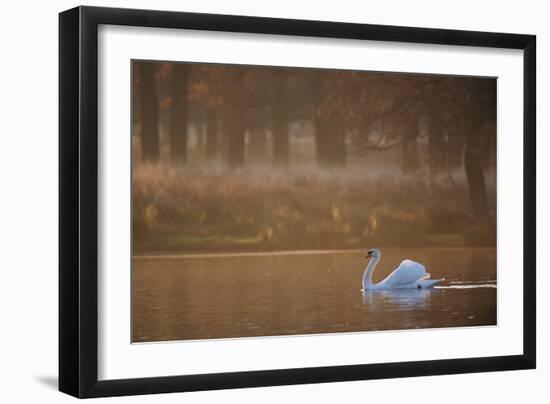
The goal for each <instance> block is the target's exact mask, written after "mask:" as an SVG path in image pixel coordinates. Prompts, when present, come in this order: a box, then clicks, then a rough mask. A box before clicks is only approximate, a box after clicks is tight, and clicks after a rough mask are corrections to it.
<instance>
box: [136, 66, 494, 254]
mask: <svg viewBox="0 0 550 404" xmlns="http://www.w3.org/2000/svg"><path fill="white" fill-rule="evenodd" d="M132 70H133V71H132V77H133V78H132V80H133V83H132V84H133V85H132V116H133V118H132V119H133V122H132V128H133V130H132V140H133V142H132V144H133V174H132V175H133V181H132V185H133V201H132V203H133V235H134V238H133V242H134V254H138V255H139V254H152V253H185V252H196V251H276V250H289V249H344V248H366V247H372V246H378V247H380V246H394V247H405V246H421V247H430V246H441V247H443V246H444V247H453V246H456V247H458V246H495V245H496V79H492V78H473V77H455V76H442V75H418V74H415V75H413V74H393V73H392V74H385V73H373V72H363V71H344V70H323V69H308V68H280V67H263V66H237V65H212V64H188V63H158V62H141V61H134V62H133V63H132Z"/></svg>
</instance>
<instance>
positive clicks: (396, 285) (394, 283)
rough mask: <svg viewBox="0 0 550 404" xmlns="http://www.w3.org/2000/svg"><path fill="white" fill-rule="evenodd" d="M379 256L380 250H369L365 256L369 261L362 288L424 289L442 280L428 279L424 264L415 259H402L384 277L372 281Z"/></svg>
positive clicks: (380, 254) (428, 275) (380, 255)
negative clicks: (375, 281) (378, 280)
mask: <svg viewBox="0 0 550 404" xmlns="http://www.w3.org/2000/svg"><path fill="white" fill-rule="evenodd" d="M381 257H382V253H381V252H380V250H376V249H374V250H369V252H368V253H367V255H366V257H365V258H370V262H369V264H368V265H367V268H366V269H365V273H364V274H363V290H379V289H424V288H431V287H433V286H434V285H436V284H437V283H439V282H441V281H442V280H443V279H430V274H429V273H428V272H426V267H424V265H422V264H420V263H418V262H415V261H411V260H404V261H402V262H401V264H399V266H398V267H397V268H396V269H394V270H393V272H392V273H391V274H389V275H388V276H387V277H386V279H384V280H383V281H381V282H378V283H372V274H373V272H374V268H375V267H376V265H378V262H380V258H381Z"/></svg>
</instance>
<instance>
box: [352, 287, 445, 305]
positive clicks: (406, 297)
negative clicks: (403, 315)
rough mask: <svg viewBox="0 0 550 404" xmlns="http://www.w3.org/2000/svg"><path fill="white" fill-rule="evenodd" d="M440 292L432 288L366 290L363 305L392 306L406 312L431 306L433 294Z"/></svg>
mask: <svg viewBox="0 0 550 404" xmlns="http://www.w3.org/2000/svg"><path fill="white" fill-rule="evenodd" d="M439 292H440V291H439V290H437V289H432V288H429V289H392V290H364V291H363V303H364V304H366V305H368V306H369V307H371V308H380V307H381V306H388V305H392V306H398V307H399V308H400V309H404V310H407V309H410V310H414V309H419V308H423V307H427V306H429V304H430V300H431V296H432V294H433V293H439Z"/></svg>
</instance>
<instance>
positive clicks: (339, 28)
mask: <svg viewBox="0 0 550 404" xmlns="http://www.w3.org/2000/svg"><path fill="white" fill-rule="evenodd" d="M59 27H60V31H59V32H60V37H59V38H60V42H59V46H60V52H59V55H60V60H59V64H60V65H59V78H60V89H59V91H60V106H59V108H60V121H59V122H60V130H59V136H60V141H59V145H60V224H59V225H60V255H59V257H60V266H59V286H60V288H59V290H60V295H59V299H60V303H59V309H60V322H59V335H60V337H59V347H60V349H59V352H60V353H59V387H60V390H61V391H63V392H66V393H68V394H71V395H73V396H76V397H82V398H84V397H102V396H114V395H132V394H148V393H163V392H184V391H195V390H210V389H222V388H238V387H255V386H272V385H284V384H299V383H321V382H332V381H345V380H362V379H378V378H395V377H409V376H424V375H439V374H455V373H467V372H487V371H499V370H514V369H531V368H534V367H535V363H536V360H535V358H536V341H535V309H536V307H535V306H536V305H535V302H536V287H535V286H536V280H535V120H536V116H535V99H536V86H535V60H536V59H535V54H536V40H535V36H532V35H521V34H504V33H488V32H471V31H454V30H443V29H425V28H410V27H396V26H379V25H366V24H350V23H338V22H325V21H307V20H286V19H273V18H260V17H244V16H226V15H213V14H196V13H180V12H165V11H151V10H149V11H147V10H125V9H108V8H95V7H78V8H75V9H71V10H68V11H65V12H63V13H61V14H60V17H59Z"/></svg>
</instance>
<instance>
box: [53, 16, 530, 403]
mask: <svg viewBox="0 0 550 404" xmlns="http://www.w3.org/2000/svg"><path fill="white" fill-rule="evenodd" d="M100 24H112V25H126V26H141V27H159V28H181V29H194V30H207V31H224V32H242V33H258V34H277V35H291V36H308V37H317V38H345V39H359V40H371V41H372V40H375V41H389V42H405V43H423V44H440V45H449V46H453V45H463V46H476V47H483V48H509V49H520V50H523V60H524V65H523V66H524V77H523V80H524V81H523V82H524V89H523V142H524V155H523V170H524V177H523V180H524V188H523V204H524V212H523V217H524V235H523V248H524V249H523V251H524V262H523V265H524V267H523V354H521V355H511V356H495V357H482V358H468V359H445V360H427V361H416V362H401V363H380V364H364V365H350V366H331V367H313V368H296V369H281V370H262V371H247V372H234V373H215V374H193V375H181V376H170V377H150V378H149V377H148V378H138V379H122V380H105V381H100V380H98V376H97V375H98V322H97V319H98V138H97V131H98V65H97V62H98V26H99V25H100ZM535 103H536V37H535V36H534V35H519V34H504V33H490V32H472V31H458V30H444V29H426V28H410V27H397V26H382V25H367V24H351V23H340V22H325V21H307V20H289V19H279V18H261V17H245V16H229V15H214V14H197V13H184V12H168V11H150V10H131V9H112V8H96V7H77V8H73V9H71V10H68V11H64V12H62V13H60V15H59V390H61V391H63V392H65V393H68V394H70V395H73V396H76V397H81V398H84V397H104V396H120V395H134V394H149V393H168V392H183V391H196V390H213V389H226V388H242V387H259V386H274V385H290V384H301V383H324V382H336V381H349V380H363V379H381V378H396V377H411V376H427V375H441V374H458V373H469V372H489V371H501V370H514V369H533V368H535V366H536V330H535V329H536V323H535V321H536V320H535V319H536V311H535V309H536V278H535V276H536V274H535V268H536V262H535V257H536V243H535V237H536V235H535V226H536V222H535V192H536V189H535V174H536V173H535V121H536V112H535ZM514 164H517V163H516V162H514Z"/></svg>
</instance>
